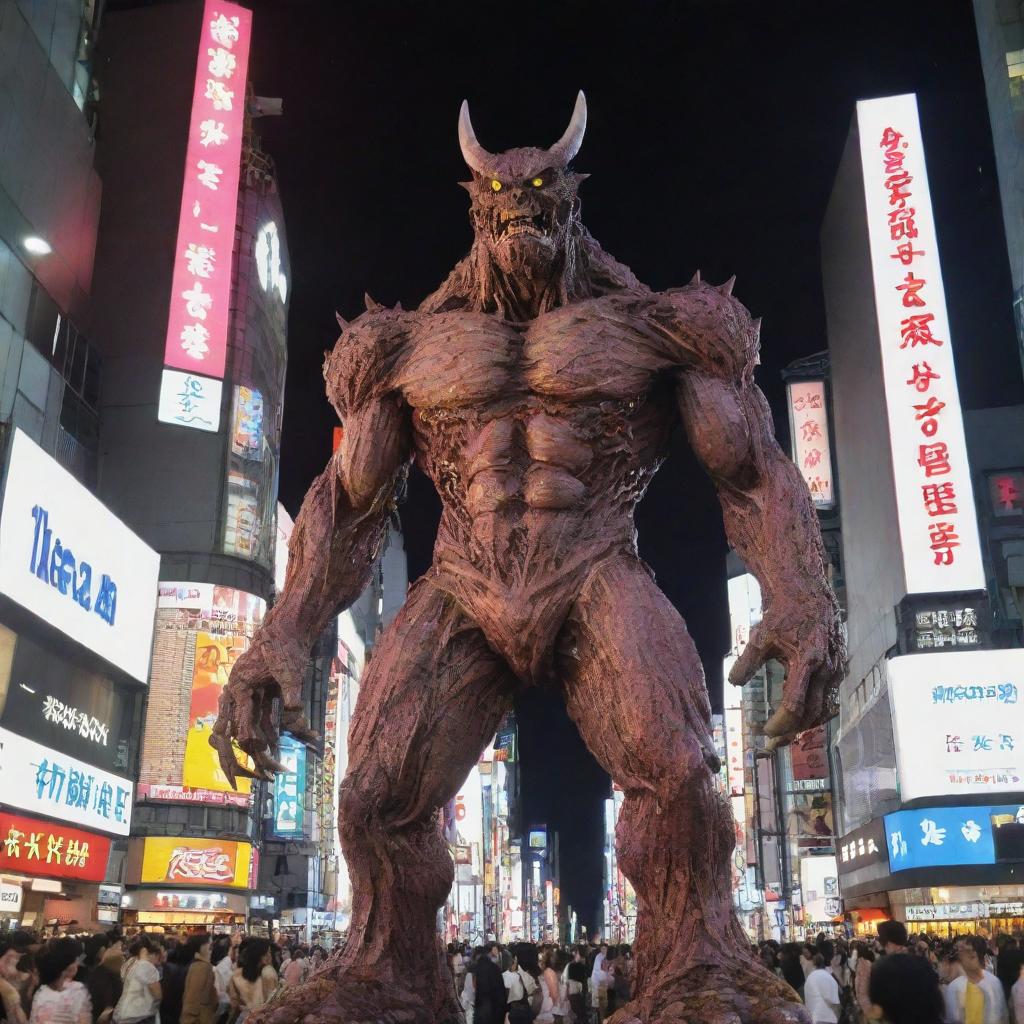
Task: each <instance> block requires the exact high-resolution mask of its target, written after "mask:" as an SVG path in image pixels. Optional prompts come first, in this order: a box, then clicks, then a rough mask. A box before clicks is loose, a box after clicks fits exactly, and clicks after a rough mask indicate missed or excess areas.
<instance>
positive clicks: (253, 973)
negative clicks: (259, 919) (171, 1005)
mask: <svg viewBox="0 0 1024 1024" xmlns="http://www.w3.org/2000/svg"><path fill="white" fill-rule="evenodd" d="M277 985H278V981H277V971H275V970H274V968H273V967H272V966H271V951H270V942H269V940H267V939H247V940H246V941H245V942H243V943H242V944H241V945H240V946H239V947H238V968H237V969H236V970H235V972H234V973H233V974H232V975H231V981H230V982H229V984H228V999H229V1000H230V1001H231V1017H232V1024H242V1022H243V1021H244V1020H245V1018H246V1017H248V1016H249V1014H250V1013H251V1012H252V1011H253V1010H258V1009H259V1008H260V1007H261V1006H264V1005H265V1004H266V1003H268V1002H269V1001H270V998H271V996H273V994H274V993H275V992H276V991H277ZM160 1024H163V1021H161V1022H160Z"/></svg>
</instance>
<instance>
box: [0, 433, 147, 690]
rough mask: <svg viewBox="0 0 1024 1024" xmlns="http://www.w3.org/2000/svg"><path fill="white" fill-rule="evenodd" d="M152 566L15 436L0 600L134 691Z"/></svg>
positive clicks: (125, 532) (143, 653)
mask: <svg viewBox="0 0 1024 1024" xmlns="http://www.w3.org/2000/svg"><path fill="white" fill-rule="evenodd" d="M159 570H160V556H159V555H158V554H157V553H156V552H155V551H154V550H153V549H152V548H151V547H150V546H149V545H148V544H146V543H145V542H144V541H143V540H141V539H140V538H139V537H138V536H136V535H135V534H134V533H133V532H132V531H131V530H129V529H128V527H127V526H125V525H124V523H122V522H121V520H120V519H118V518H117V516H115V515H114V514H113V513H112V512H111V511H110V510H109V509H108V508H107V507H106V506H105V505H104V504H103V503H102V502H101V501H100V500H99V499H98V498H96V496H95V495H93V494H92V493H91V492H90V491H88V490H87V489H86V488H85V487H83V486H82V485H81V484H80V483H79V482H78V481H77V480H76V479H75V478H74V477H73V476H72V475H71V474H70V473H68V472H67V470H65V469H64V468H63V467H62V466H60V465H59V464H58V463H57V462H55V461H54V460H53V459H51V458H50V456H49V455H47V454H46V452H44V451H43V450H42V448H40V447H39V446H38V445H37V444H35V443H34V442H33V441H32V440H31V439H30V438H29V437H28V436H27V435H26V434H24V433H22V432H21V431H20V430H17V431H15V434H14V439H13V442H12V445H11V458H10V464H9V467H8V470H7V486H6V489H5V491H4V498H3V510H2V512H0V591H2V592H3V593H4V594H6V595H7V596H8V597H10V598H11V599H12V600H14V601H17V603H18V604H20V605H23V606H24V607H25V608H27V609H28V610H29V611H31V612H34V613H35V614H36V615H38V616H39V617H40V618H41V619H44V620H45V621H46V622H49V623H50V624H51V625H52V626H55V627H56V628H57V629H59V630H60V631H61V632H62V633H66V634H67V635H68V636H69V637H71V638H72V639H73V640H77V641H78V643H80V644H82V645H83V646H84V647H87V648H88V649H89V650H91V651H95V652H96V653H97V654H98V655H100V657H102V658H105V659H106V660H107V661H109V662H110V663H111V664H113V665H116V666H117V667H118V668H121V669H123V670H124V671H125V672H127V673H128V674H129V675H131V676H133V677H134V678H135V679H138V680H140V681H142V682H145V681H146V680H147V678H148V676H149V651H150V645H151V643H152V639H153V615H154V610H155V608H156V593H157V578H158V576H159Z"/></svg>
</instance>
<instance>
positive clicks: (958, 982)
mask: <svg viewBox="0 0 1024 1024" xmlns="http://www.w3.org/2000/svg"><path fill="white" fill-rule="evenodd" d="M756 952H757V955H758V956H759V957H760V959H761V962H762V963H763V964H764V965H765V967H767V968H768V969H769V970H770V971H772V972H773V973H775V974H777V975H779V976H780V977H782V978H784V979H785V980H786V981H787V982H789V984H790V985H791V986H792V987H793V988H794V989H796V991H797V992H798V993H799V995H800V997H801V998H802V999H803V1001H804V1004H805V1006H806V1008H807V1011H808V1013H809V1015H810V1017H811V1020H812V1021H814V1024H867V1022H869V1021H881V1022H883V1024H1024V944H1022V939H1021V937H1019V936H1014V935H999V936H997V937H996V938H995V939H991V940H990V939H986V938H983V937H981V936H977V935H959V936H956V937H955V938H948V939H942V938H937V937H935V936H931V935H926V934H921V935H916V936H911V935H909V934H908V933H907V928H906V926H905V925H904V924H902V923H901V922H900V921H883V922H882V923H881V924H880V925H879V926H878V933H877V937H876V938H875V939H854V940H852V941H849V942H848V941H846V940H845V939H842V938H834V937H833V938H829V937H826V936H825V935H823V934H822V935H819V936H818V937H817V939H816V940H815V941H814V942H807V943H803V944H800V943H796V942H787V943H781V944H780V943H778V942H775V941H774V940H769V941H767V942H762V943H760V945H759V946H758V947H756Z"/></svg>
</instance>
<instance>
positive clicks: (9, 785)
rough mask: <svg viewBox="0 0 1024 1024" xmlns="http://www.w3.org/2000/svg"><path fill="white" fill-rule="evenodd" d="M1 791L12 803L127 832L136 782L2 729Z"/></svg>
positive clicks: (104, 829)
mask: <svg viewBox="0 0 1024 1024" xmlns="http://www.w3.org/2000/svg"><path fill="white" fill-rule="evenodd" d="M0 793H2V794H3V801H4V803H5V804H7V805H8V806H10V807H17V808H19V809H20V810H23V811H30V812H31V813H33V814H42V815H45V816H46V817H48V818H55V819H56V820H57V821H63V822H67V823H68V824H75V825H82V826H84V827H85V828H91V829H96V830H97V831H99V832H113V833H115V834H116V835H119V836H126V835H128V829H129V827H130V826H131V823H132V782H131V779H125V778H123V777H122V776H120V775H113V774H111V773H110V772H107V771H104V770H103V769H102V768H96V767H94V766H93V765H91V764H86V763H85V762H84V761H79V760H78V759H77V758H74V757H69V756H68V755H67V754H62V753H60V751H57V750H51V749H50V748H49V747H44V746H43V745H42V744H41V743H36V742H34V741H33V740H28V739H25V737H24V736H18V735H16V734H15V733H13V732H9V731H8V730H7V729H0Z"/></svg>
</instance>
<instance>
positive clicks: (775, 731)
mask: <svg viewBox="0 0 1024 1024" xmlns="http://www.w3.org/2000/svg"><path fill="white" fill-rule="evenodd" d="M802 728H803V726H802V724H801V721H800V716H799V715H797V714H794V713H793V712H792V711H790V710H789V708H787V707H785V706H783V707H781V708H779V709H778V711H776V712H775V714H774V715H772V717H771V718H769V719H768V721H767V722H765V724H764V734H765V735H766V736H785V735H787V734H789V733H797V732H800V730H801V729H802Z"/></svg>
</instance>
